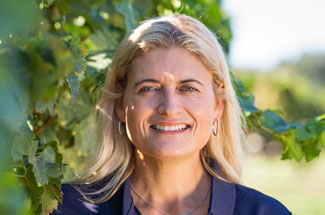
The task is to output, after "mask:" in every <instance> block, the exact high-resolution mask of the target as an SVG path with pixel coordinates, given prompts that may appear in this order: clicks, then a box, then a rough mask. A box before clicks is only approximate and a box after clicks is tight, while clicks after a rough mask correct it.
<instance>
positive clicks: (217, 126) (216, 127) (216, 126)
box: [212, 119, 219, 136]
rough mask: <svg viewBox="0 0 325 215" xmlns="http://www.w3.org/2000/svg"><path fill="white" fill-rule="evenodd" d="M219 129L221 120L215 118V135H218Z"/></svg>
mask: <svg viewBox="0 0 325 215" xmlns="http://www.w3.org/2000/svg"><path fill="white" fill-rule="evenodd" d="M218 131H219V120H217V119H216V120H215V121H214V122H213V125H212V134H213V135H214V136H217V135H218Z"/></svg>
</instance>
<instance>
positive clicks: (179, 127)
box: [153, 124, 186, 131]
mask: <svg viewBox="0 0 325 215" xmlns="http://www.w3.org/2000/svg"><path fill="white" fill-rule="evenodd" d="M153 127H154V128H155V129H157V130H162V131H178V130H184V129H185V128H186V125H185V124H181V125H173V126H166V125H154V126H153Z"/></svg>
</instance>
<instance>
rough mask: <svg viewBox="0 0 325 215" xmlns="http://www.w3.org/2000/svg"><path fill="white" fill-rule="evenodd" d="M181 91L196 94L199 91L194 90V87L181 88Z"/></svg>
mask: <svg viewBox="0 0 325 215" xmlns="http://www.w3.org/2000/svg"><path fill="white" fill-rule="evenodd" d="M179 91H181V92H196V91H198V90H197V89H196V88H194V87H187V86H185V87H181V88H180V89H179Z"/></svg>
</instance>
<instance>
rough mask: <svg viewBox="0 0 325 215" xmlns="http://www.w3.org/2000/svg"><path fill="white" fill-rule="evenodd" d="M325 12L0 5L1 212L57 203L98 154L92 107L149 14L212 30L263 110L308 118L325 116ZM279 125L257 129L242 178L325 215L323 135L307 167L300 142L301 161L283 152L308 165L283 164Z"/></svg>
mask: <svg viewBox="0 0 325 215" xmlns="http://www.w3.org/2000/svg"><path fill="white" fill-rule="evenodd" d="M324 8H325V2H324V1H322V0H308V1H307V0H299V1H295V0H281V1H280V0H273V1H267V0H246V1H241V0H224V1H221V0H182V1H180V0H161V1H158V0H33V1H21V0H1V1H0V214H4V215H17V214H31V215H33V214H37V215H38V214H47V211H48V210H52V209H53V208H55V207H56V205H57V204H58V202H59V201H60V198H61V196H60V195H61V194H60V185H61V183H62V182H63V181H64V180H67V179H69V178H71V177H75V176H76V175H77V172H78V171H79V170H80V169H83V168H84V167H85V163H86V161H87V160H88V159H89V158H90V157H92V156H93V155H94V154H95V153H96V150H95V149H96V147H95V146H96V143H97V139H96V132H95V131H96V128H94V124H93V120H94V110H95V104H96V100H97V99H98V96H99V95H100V90H101V87H102V85H103V80H104V78H105V75H106V71H107V70H106V69H107V68H108V67H109V65H110V63H111V59H112V57H113V55H114V51H115V49H116V47H117V46H118V44H119V42H120V41H121V39H122V38H123V37H124V35H125V34H126V33H127V32H129V31H130V30H131V29H132V28H134V27H135V26H136V24H137V22H139V21H141V20H144V19H146V18H149V17H153V16H158V15H165V14H170V13H177V12H179V13H184V14H188V15H190V16H193V17H195V18H198V19H199V20H201V21H202V22H203V23H204V24H205V25H207V26H208V27H209V28H210V29H211V30H212V31H213V32H215V33H216V34H217V35H218V36H219V39H220V42H221V44H222V45H223V47H224V50H225V52H226V54H227V57H228V61H229V64H230V68H231V72H232V73H233V74H234V76H235V77H236V78H237V79H239V80H240V81H242V83H243V87H244V89H245V90H246V91H247V92H252V93H253V95H254V96H255V105H256V107H257V108H259V109H261V110H266V109H272V110H275V111H277V112H279V113H281V115H282V116H284V118H285V119H286V120H287V121H288V122H292V121H297V122H299V123H301V124H305V123H306V122H307V121H308V120H310V119H312V118H314V117H316V116H320V115H322V114H324V113H325V84H324V83H325V25H324V23H323V22H324V20H325V13H324V12H323V10H324ZM246 99H247V98H246ZM250 102H252V101H250ZM247 104H248V108H251V109H252V110H253V111H255V107H254V106H253V108H252V106H250V105H251V104H250V103H247ZM251 113H252V112H251ZM323 116H324V115H323ZM267 120H271V121H272V120H273V118H272V117H270V118H267ZM280 121H281V120H280ZM319 121H320V120H319ZM255 123H256V122H255ZM275 124H276V123H275ZM279 124H281V123H279ZM254 126H256V127H259V126H260V127H261V125H256V124H254ZM271 130H272V129H271ZM271 132H273V131H271ZM271 132H265V130H264V131H263V130H261V131H259V132H256V131H255V130H254V129H251V132H249V134H248V144H247V145H245V152H246V162H245V163H244V171H243V183H244V184H245V185H247V186H250V187H253V188H256V189H258V190H260V191H262V192H264V193H266V194H268V195H270V196H273V197H275V198H276V199H278V200H280V201H281V202H282V203H283V204H284V205H286V206H287V207H288V208H289V209H290V210H291V211H292V212H293V214H294V215H306V214H308V215H323V214H325V155H324V152H322V153H320V151H321V148H320V146H321V144H320V143H321V141H319V142H320V143H319V145H317V144H316V146H315V145H312V146H311V147H310V148H308V147H306V149H307V152H306V151H304V154H305V155H309V156H310V157H311V159H312V158H314V157H316V158H315V159H313V160H312V161H310V162H306V161H305V159H302V160H301V158H303V152H302V151H301V150H302V149H301V148H300V147H301V146H299V147H298V149H299V150H300V151H299V150H298V152H300V153H301V154H300V155H301V156H300V155H299V156H300V157H298V159H297V157H294V156H292V155H290V156H291V157H290V156H289V157H286V158H287V159H297V160H299V159H300V160H301V161H299V162H297V161H293V160H281V153H283V150H282V144H281V143H279V142H277V141H275V140H274V138H272V135H271V134H270V133H271ZM320 132H322V131H320ZM315 133H317V132H315ZM322 134H323V136H322V137H323V142H322V144H323V146H325V132H323V133H322ZM304 135H305V134H303V135H302V137H303V138H306V136H304ZM318 135H319V133H318ZM307 136H308V135H307ZM322 137H321V136H319V140H321V138H322ZM308 138H310V139H312V138H313V137H310V136H309V137H308ZM308 138H306V140H307V139H308ZM317 138H318V137H317ZM294 141H295V139H294ZM294 144H295V143H294ZM297 144H298V143H297ZM313 147H314V148H313ZM296 149H297V148H294V150H293V152H297V151H295V150H296ZM308 150H310V151H308ZM61 154H62V155H61ZM319 154H320V155H319ZM318 155H319V156H318ZM311 159H310V160H311ZM306 160H308V159H307V158H306Z"/></svg>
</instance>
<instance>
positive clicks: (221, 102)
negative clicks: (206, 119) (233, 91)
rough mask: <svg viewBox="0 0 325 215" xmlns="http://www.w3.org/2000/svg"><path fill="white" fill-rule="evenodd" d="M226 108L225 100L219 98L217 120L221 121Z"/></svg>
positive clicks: (216, 111)
mask: <svg viewBox="0 0 325 215" xmlns="http://www.w3.org/2000/svg"><path fill="white" fill-rule="evenodd" d="M224 107H225V100H224V99H223V98H217V101H216V108H215V111H214V117H215V119H216V120H220V118H221V117H222V114H223V110H224Z"/></svg>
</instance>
